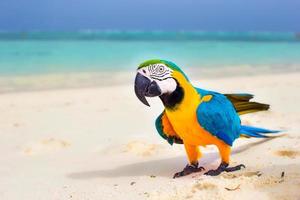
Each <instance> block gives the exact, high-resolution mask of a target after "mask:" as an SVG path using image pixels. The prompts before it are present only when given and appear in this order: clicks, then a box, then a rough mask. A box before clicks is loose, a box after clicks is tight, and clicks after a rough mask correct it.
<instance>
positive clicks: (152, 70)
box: [138, 63, 177, 94]
mask: <svg viewBox="0 0 300 200" xmlns="http://www.w3.org/2000/svg"><path fill="white" fill-rule="evenodd" d="M138 72H139V73H140V74H142V75H143V76H145V77H147V78H149V79H150V80H151V81H155V82H156V83H157V85H158V86H159V87H160V89H161V91H162V94H168V93H172V92H174V91H175V90H176V87H177V83H176V81H175V80H174V78H173V77H172V73H173V70H172V69H170V68H169V67H167V66H166V65H164V64H161V63H159V64H152V65H148V66H146V67H143V68H141V69H139V70H138Z"/></svg>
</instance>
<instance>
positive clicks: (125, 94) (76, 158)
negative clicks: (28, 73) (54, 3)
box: [0, 73, 300, 200]
mask: <svg viewBox="0 0 300 200" xmlns="http://www.w3.org/2000/svg"><path fill="white" fill-rule="evenodd" d="M196 85H197V86H200V87H203V88H206V89H212V90H216V91H220V92H248V93H253V94H255V95H256V98H255V99H256V100H257V101H261V102H268V103H270V104H271V106H272V108H271V110H270V111H267V112H261V113H255V114H249V115H247V116H243V117H242V119H243V122H244V123H246V124H250V125H256V126H262V127H266V128H272V129H284V130H287V132H286V134H287V135H286V136H284V137H281V138H276V139H272V140H269V141H263V140H259V139H240V140H238V141H237V142H236V143H235V145H234V152H233V154H232V164H239V163H244V164H245V165H246V166H247V168H246V169H244V170H242V171H239V172H235V173H224V174H222V175H221V176H217V177H208V176H204V175H202V173H198V174H194V175H191V176H188V177H184V178H180V179H172V175H173V174H174V173H175V172H177V171H179V170H181V169H182V168H183V167H184V166H185V164H186V157H185V152H184V150H183V147H182V146H180V145H174V146H170V145H169V144H167V143H166V142H165V141H163V140H162V139H161V138H160V136H159V135H158V134H157V133H156V130H155V127H154V120H155V118H156V116H157V115H158V114H160V112H161V110H162V105H161V103H160V102H159V100H158V99H155V100H154V99H153V100H150V103H151V105H152V106H151V108H147V107H145V106H143V105H142V104H141V103H140V102H139V101H138V100H137V98H136V97H135V95H134V92H133V86H132V85H129V83H128V85H126V86H107V87H102V88H100V87H99V88H87V89H68V90H51V91H36V92H24V93H21V92H19V93H8V94H1V96H0V112H1V115H0V118H1V119H0V137H1V139H0V143H1V144H0V152H1V156H0V163H1V165H0V177H1V179H0V199H31V200H33V199H97V200H98V199H122V200H124V199H163V200H164V199H205V200H209V199H239V200H240V199H251V200H252V199H253V198H255V199H263V200H265V199H270V200H271V199H272V200H274V199H298V200H299V199H300V106H299V102H300V90H299V89H300V73H293V74H279V75H263V76H253V77H234V78H223V79H220V78H218V79H209V80H202V81H201V82H198V83H197V84H196ZM203 151H204V156H203V158H202V159H201V161H200V164H201V165H203V166H204V167H205V168H206V169H210V168H215V167H217V165H218V162H219V160H218V153H217V151H216V149H215V148H214V147H208V148H206V149H203ZM282 172H284V176H283V177H281V175H282Z"/></svg>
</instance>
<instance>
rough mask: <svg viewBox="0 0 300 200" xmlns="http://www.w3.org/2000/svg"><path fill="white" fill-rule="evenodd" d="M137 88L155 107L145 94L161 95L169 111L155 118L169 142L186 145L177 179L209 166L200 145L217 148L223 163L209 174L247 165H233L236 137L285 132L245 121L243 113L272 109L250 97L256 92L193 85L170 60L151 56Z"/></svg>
mask: <svg viewBox="0 0 300 200" xmlns="http://www.w3.org/2000/svg"><path fill="white" fill-rule="evenodd" d="M134 91H135V94H136V96H137V98H138V99H139V100H140V101H141V102H142V103H143V104H145V105H146V106H150V104H149V103H148V101H147V99H146V97H147V98H149V97H159V98H160V99H161V101H162V104H163V106H164V110H163V111H162V113H161V114H160V115H159V116H158V117H157V119H156V120H155V127H156V129H157V132H158V133H159V135H160V136H161V137H162V138H163V139H165V140H166V141H167V142H168V143H169V144H171V145H173V144H174V143H175V144H183V146H184V149H185V152H186V155H187V158H188V164H187V165H186V166H185V167H184V168H183V170H182V171H179V172H177V173H175V174H174V176H173V178H179V177H182V176H186V175H189V174H192V173H197V172H201V171H205V169H204V167H202V166H199V162H198V160H199V159H200V158H201V156H202V154H201V152H200V149H199V147H200V146H202V147H205V146H206V145H215V146H216V147H217V149H218V152H219V156H220V158H221V163H220V164H219V166H218V167H217V168H216V169H211V170H208V171H206V172H205V173H204V175H209V176H217V175H219V174H221V173H222V172H234V171H237V170H241V169H242V168H245V165H244V164H239V165H236V166H231V167H230V166H229V161H230V154H231V149H232V145H233V142H234V141H235V140H236V139H238V138H240V137H246V138H251V137H254V138H269V137H272V136H273V133H278V132H280V131H278V130H269V129H265V128H258V127H253V126H246V125H242V124H241V120H240V117H239V115H242V114H247V113H253V112H258V111H264V110H268V109H269V107H270V106H269V105H268V104H263V103H258V102H253V101H250V100H251V99H252V98H253V97H254V96H253V95H252V94H248V93H237V94H221V93H218V92H214V91H209V90H205V89H201V88H197V87H194V86H193V85H192V83H191V82H190V80H189V78H188V77H187V75H186V74H185V73H184V72H183V71H182V70H181V69H180V68H179V67H178V66H177V65H176V64H175V63H173V62H171V61H167V60H162V59H152V60H147V61H145V62H143V63H141V64H140V65H139V66H138V68H137V71H136V76H135V80H134Z"/></svg>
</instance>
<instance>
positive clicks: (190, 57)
mask: <svg viewBox="0 0 300 200" xmlns="http://www.w3.org/2000/svg"><path fill="white" fill-rule="evenodd" d="M152 58H163V59H167V60H171V61H173V62H175V63H177V64H178V65H179V66H182V67H184V68H192V69H199V70H210V69H212V70H215V71H222V69H224V68H231V69H235V68H236V69H238V71H239V72H243V68H245V69H248V70H249V67H250V68H253V71H259V70H260V69H262V68H264V69H267V70H268V71H269V72H274V71H295V70H297V71H298V70H300V35H299V34H296V33H269V32H245V33H234V32H162V31H155V32H141V31H131V32H122V31H102V32H101V31H100V32H97V31H80V32H17V33H11V32H0V86H3V87H8V86H9V87H10V89H12V88H13V86H12V85H13V84H14V85H15V86H20V83H18V81H11V80H9V81H8V82H7V81H5V80H8V77H28V76H30V77H32V76H35V75H37V76H40V75H49V74H69V73H77V74H80V73H84V74H87V73H92V74H95V73H98V74H101V73H102V75H103V76H102V78H103V77H104V78H105V76H106V75H107V74H109V77H112V76H113V74H114V73H120V72H130V71H134V70H135V69H136V67H137V65H138V64H139V63H140V62H142V61H144V60H147V59H152ZM109 77H106V78H109ZM1 78H2V79H1ZM3 78H4V79H3ZM86 79H88V78H86ZM80 80H83V79H80ZM19 82H22V83H23V85H24V87H27V86H28V87H29V85H27V86H26V81H19ZM83 82H84V81H83ZM9 83H13V84H11V85H9ZM1 84H2V85H1ZM78 85H80V83H78ZM83 85H84V84H83ZM40 87H41V86H40Z"/></svg>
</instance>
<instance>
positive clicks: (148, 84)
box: [134, 73, 161, 106]
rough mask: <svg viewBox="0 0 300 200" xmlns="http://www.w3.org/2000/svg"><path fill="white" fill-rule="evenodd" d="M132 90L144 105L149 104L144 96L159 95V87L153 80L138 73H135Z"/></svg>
mask: <svg viewBox="0 0 300 200" xmlns="http://www.w3.org/2000/svg"><path fill="white" fill-rule="evenodd" d="M134 91H135V94H136V96H137V98H138V99H139V100H140V101H141V102H142V103H143V104H145V105H146V106H150V104H149V103H148V101H147V99H146V97H156V96H159V95H161V89H160V88H159V86H158V85H157V83H156V82H155V81H151V80H150V79H148V78H147V77H145V76H143V75H142V74H140V73H137V75H136V77H135V81H134Z"/></svg>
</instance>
